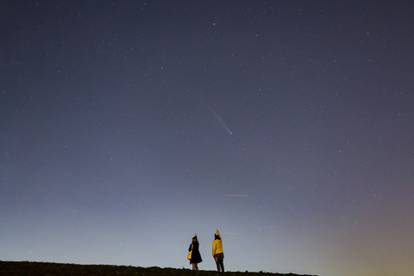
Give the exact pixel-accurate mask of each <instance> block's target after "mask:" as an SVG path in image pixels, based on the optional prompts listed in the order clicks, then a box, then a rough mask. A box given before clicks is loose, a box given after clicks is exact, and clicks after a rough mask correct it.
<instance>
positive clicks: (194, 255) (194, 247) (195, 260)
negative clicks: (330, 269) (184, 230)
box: [188, 235, 203, 270]
mask: <svg viewBox="0 0 414 276" xmlns="http://www.w3.org/2000/svg"><path fill="white" fill-rule="evenodd" d="M198 245H199V244H198V240H197V235H194V237H193V240H192V241H191V244H190V247H189V248H188V251H189V252H190V251H191V258H190V264H191V265H192V268H193V270H198V264H199V263H201V262H202V261H203V260H202V259H201V255H200V251H199V250H198Z"/></svg>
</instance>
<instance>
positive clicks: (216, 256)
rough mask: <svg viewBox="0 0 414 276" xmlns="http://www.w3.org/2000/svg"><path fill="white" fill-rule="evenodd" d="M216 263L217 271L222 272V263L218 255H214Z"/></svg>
mask: <svg viewBox="0 0 414 276" xmlns="http://www.w3.org/2000/svg"><path fill="white" fill-rule="evenodd" d="M214 261H215V262H216V266H217V271H218V272H220V261H219V258H218V255H214Z"/></svg>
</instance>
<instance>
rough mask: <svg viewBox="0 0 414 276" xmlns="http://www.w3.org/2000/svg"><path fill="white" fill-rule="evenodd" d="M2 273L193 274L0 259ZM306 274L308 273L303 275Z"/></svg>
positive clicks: (260, 275) (245, 275)
mask: <svg viewBox="0 0 414 276" xmlns="http://www.w3.org/2000/svg"><path fill="white" fill-rule="evenodd" d="M0 275H8V276H15V275H16V276H17V275H19V276H67V275H85V276H86V275H88V276H91V275H125V276H132V275H140V276H186V275H188V276H193V275H194V272H193V271H191V270H189V269H176V268H159V267H149V268H142V267H135V266H114V265H78V264H60V263H39V262H3V261H0ZM226 275H228V276H266V275H267V276H282V275H284V276H296V275H297V274H279V273H266V272H226ZM197 276H217V272H213V271H198V272H197ZM303 276H306V275H303Z"/></svg>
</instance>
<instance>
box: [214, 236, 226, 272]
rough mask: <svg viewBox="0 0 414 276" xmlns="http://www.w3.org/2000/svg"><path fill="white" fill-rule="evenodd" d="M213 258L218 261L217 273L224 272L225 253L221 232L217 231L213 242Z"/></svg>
mask: <svg viewBox="0 0 414 276" xmlns="http://www.w3.org/2000/svg"><path fill="white" fill-rule="evenodd" d="M213 258H214V261H216V265H217V271H218V272H224V251H223V242H222V241H221V235H220V231H219V230H218V229H217V230H216V233H215V234H214V240H213Z"/></svg>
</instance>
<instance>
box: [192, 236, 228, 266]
mask: <svg viewBox="0 0 414 276" xmlns="http://www.w3.org/2000/svg"><path fill="white" fill-rule="evenodd" d="M198 247H199V243H198V240H197V235H195V236H194V237H193V239H192V241H191V244H190V247H189V248H188V255H187V259H188V260H189V261H190V264H191V265H192V269H193V270H198V264H199V263H201V262H202V259H201V255H200V251H199V249H198ZM212 255H213V258H214V261H215V262H216V265H217V271H218V272H224V251H223V242H222V241H221V235H220V231H219V230H216V232H215V233H214V240H213V244H212Z"/></svg>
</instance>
